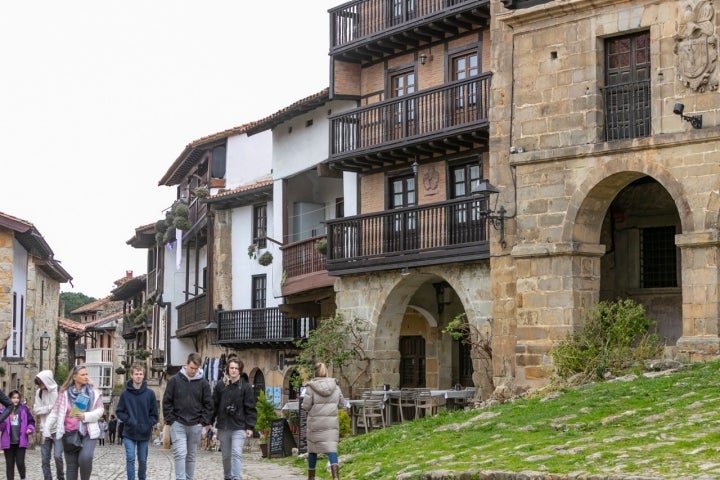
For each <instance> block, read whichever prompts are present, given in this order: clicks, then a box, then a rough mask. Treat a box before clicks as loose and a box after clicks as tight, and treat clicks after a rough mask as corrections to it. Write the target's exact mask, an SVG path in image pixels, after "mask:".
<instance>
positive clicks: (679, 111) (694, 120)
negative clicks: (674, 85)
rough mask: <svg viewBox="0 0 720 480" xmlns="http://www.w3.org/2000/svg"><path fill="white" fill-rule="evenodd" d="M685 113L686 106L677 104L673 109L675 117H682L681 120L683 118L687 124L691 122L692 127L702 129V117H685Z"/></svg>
mask: <svg viewBox="0 0 720 480" xmlns="http://www.w3.org/2000/svg"><path fill="white" fill-rule="evenodd" d="M684 111H685V104H682V103H676V104H675V106H674V107H673V113H674V114H675V115H680V118H682V119H683V120H685V121H686V122H690V125H692V127H693V128H695V129H700V128H702V115H683V112H684Z"/></svg>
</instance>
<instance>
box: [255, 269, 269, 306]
mask: <svg viewBox="0 0 720 480" xmlns="http://www.w3.org/2000/svg"><path fill="white" fill-rule="evenodd" d="M266 298H267V276H266V275H253V277H252V308H265V300H266Z"/></svg>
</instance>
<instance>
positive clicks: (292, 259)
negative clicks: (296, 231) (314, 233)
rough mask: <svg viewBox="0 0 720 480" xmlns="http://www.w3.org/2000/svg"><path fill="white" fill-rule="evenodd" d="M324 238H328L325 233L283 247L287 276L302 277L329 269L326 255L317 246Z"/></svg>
mask: <svg viewBox="0 0 720 480" xmlns="http://www.w3.org/2000/svg"><path fill="white" fill-rule="evenodd" d="M324 238H326V237H325V235H322V236H319V237H313V238H308V239H306V240H301V241H299V242H295V243H291V244H288V245H285V246H283V247H282V248H281V250H282V252H283V268H284V269H285V276H286V278H293V277H300V276H303V275H308V274H311V273H317V272H323V271H325V270H327V268H326V266H325V255H323V254H322V253H320V252H318V251H317V248H315V243H316V242H317V241H318V240H322V239H324Z"/></svg>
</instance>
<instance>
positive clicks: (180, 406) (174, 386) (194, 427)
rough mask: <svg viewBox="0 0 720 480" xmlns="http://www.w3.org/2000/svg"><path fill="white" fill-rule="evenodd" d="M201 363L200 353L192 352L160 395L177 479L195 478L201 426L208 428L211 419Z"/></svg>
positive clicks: (208, 388) (206, 384)
mask: <svg viewBox="0 0 720 480" xmlns="http://www.w3.org/2000/svg"><path fill="white" fill-rule="evenodd" d="M201 364H202V358H201V357H200V354H199V353H191V354H190V355H189V356H188V359H187V363H186V364H185V366H184V367H182V369H180V372H178V373H177V374H176V375H175V376H174V377H172V378H171V379H170V381H169V382H168V384H167V387H165V394H164V395H163V417H164V420H165V423H166V424H167V425H170V440H171V441H172V450H173V459H174V461H175V479H176V480H193V479H194V475H195V454H196V453H197V449H198V444H199V443H200V435H201V433H202V427H204V426H206V425H210V421H211V419H212V416H213V400H212V393H211V391H210V384H209V383H208V381H207V380H205V378H204V377H203V372H202V369H201V368H200V365H201Z"/></svg>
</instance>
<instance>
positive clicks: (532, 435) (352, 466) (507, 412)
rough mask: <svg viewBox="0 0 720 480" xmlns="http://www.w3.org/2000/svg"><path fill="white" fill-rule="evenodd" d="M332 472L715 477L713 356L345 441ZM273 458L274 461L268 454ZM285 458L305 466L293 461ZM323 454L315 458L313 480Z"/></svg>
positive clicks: (718, 420)
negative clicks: (660, 372)
mask: <svg viewBox="0 0 720 480" xmlns="http://www.w3.org/2000/svg"><path fill="white" fill-rule="evenodd" d="M339 450H340V451H339V454H340V463H341V478H343V480H348V479H366V478H373V479H376V478H380V479H394V478H396V476H397V475H398V474H401V473H402V474H405V475H404V477H403V478H405V479H408V480H411V479H418V480H419V479H420V478H421V476H422V474H423V473H427V472H430V471H436V470H446V471H452V472H469V471H487V470H493V471H506V472H522V471H535V472H542V473H555V474H568V473H573V472H576V473H577V472H584V473H587V474H593V475H610V474H615V475H638V476H653V477H662V478H668V479H671V478H678V477H680V476H684V477H698V478H699V477H700V476H703V475H704V476H705V478H714V477H716V476H717V477H720V361H713V362H708V363H698V364H692V365H688V366H687V367H686V368H685V369H683V370H682V371H680V372H676V373H672V374H669V375H665V376H658V377H654V378H645V377H640V378H637V379H634V380H631V381H614V382H606V383H597V384H592V385H585V386H582V387H577V388H566V389H559V390H554V391H548V393H546V394H545V395H544V396H540V395H539V394H538V395H534V396H528V397H526V398H522V399H519V400H516V401H514V402H510V403H506V404H504V405H499V406H495V407H490V408H487V409H477V410H472V411H465V412H445V411H441V412H440V413H439V414H438V415H436V416H434V417H430V418H425V419H421V420H417V421H414V422H406V423H404V424H402V425H396V426H392V427H388V428H385V429H382V430H377V431H375V432H372V433H369V434H363V435H358V436H356V437H351V438H348V439H344V440H342V441H341V442H340V447H339ZM274 461H275V460H274ZM277 461H286V462H291V463H294V464H295V465H297V466H298V467H300V468H302V469H305V460H304V459H302V458H294V459H284V460H277ZM326 463H327V462H326V459H325V458H321V459H320V460H319V461H318V478H319V479H327V478H330V477H329V476H328V475H327V474H326V472H325V471H324V467H325V464H326Z"/></svg>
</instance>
